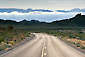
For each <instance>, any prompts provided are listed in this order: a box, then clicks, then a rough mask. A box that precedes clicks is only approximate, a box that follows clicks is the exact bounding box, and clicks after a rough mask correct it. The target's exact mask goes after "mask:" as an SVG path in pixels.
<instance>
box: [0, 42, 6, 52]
mask: <svg viewBox="0 0 85 57" xmlns="http://www.w3.org/2000/svg"><path fill="white" fill-rule="evenodd" d="M7 47H8V45H7V44H5V43H3V44H1V45H0V51H2V50H5V49H6V48H7Z"/></svg>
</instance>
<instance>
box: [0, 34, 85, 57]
mask: <svg viewBox="0 0 85 57" xmlns="http://www.w3.org/2000/svg"><path fill="white" fill-rule="evenodd" d="M34 34H35V38H34V39H32V40H31V41H28V42H26V43H25V44H23V45H21V46H19V47H17V48H15V49H13V50H11V51H9V52H6V53H5V54H2V55H0V57H85V55H84V54H82V53H81V52H79V51H77V50H76V49H74V48H72V47H70V46H69V45H67V44H65V43H64V42H62V41H61V40H59V39H58V38H57V37H54V36H49V35H47V34H42V33H34Z"/></svg>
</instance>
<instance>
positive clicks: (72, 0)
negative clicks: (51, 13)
mask: <svg viewBox="0 0 85 57" xmlns="http://www.w3.org/2000/svg"><path fill="white" fill-rule="evenodd" d="M0 8H23V9H27V8H32V9H50V10H58V9H59V10H70V9H73V8H85V0H0Z"/></svg>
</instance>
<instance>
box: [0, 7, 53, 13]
mask: <svg viewBox="0 0 85 57" xmlns="http://www.w3.org/2000/svg"><path fill="white" fill-rule="evenodd" d="M14 11H16V12H21V13H28V12H34V11H40V12H53V11H51V10H45V9H34V10H33V9H31V8H28V9H26V10H25V9H16V8H0V12H2V13H3V12H7V13H11V12H14Z"/></svg>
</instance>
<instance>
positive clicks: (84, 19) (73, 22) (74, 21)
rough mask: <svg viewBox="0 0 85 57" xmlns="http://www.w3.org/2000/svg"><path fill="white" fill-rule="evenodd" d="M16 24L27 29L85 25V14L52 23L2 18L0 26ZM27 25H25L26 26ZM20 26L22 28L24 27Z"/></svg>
mask: <svg viewBox="0 0 85 57" xmlns="http://www.w3.org/2000/svg"><path fill="white" fill-rule="evenodd" d="M4 25H5V26H9V25H11V26H14V27H15V28H16V26H17V28H20V27H22V28H24V29H25V28H27V29H38V28H39V29H40V28H41V29H48V28H49V29H53V28H55V29H56V28H58V27H65V28H66V27H71V28H73V27H85V15H81V14H77V15H76V16H75V17H73V18H70V19H64V20H60V21H53V22H51V23H47V22H40V21H38V20H31V21H27V20H22V21H20V22H16V21H13V20H2V19H0V27H3V26H4ZM24 26H25V27H24ZM22 28H20V29H22Z"/></svg>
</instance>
